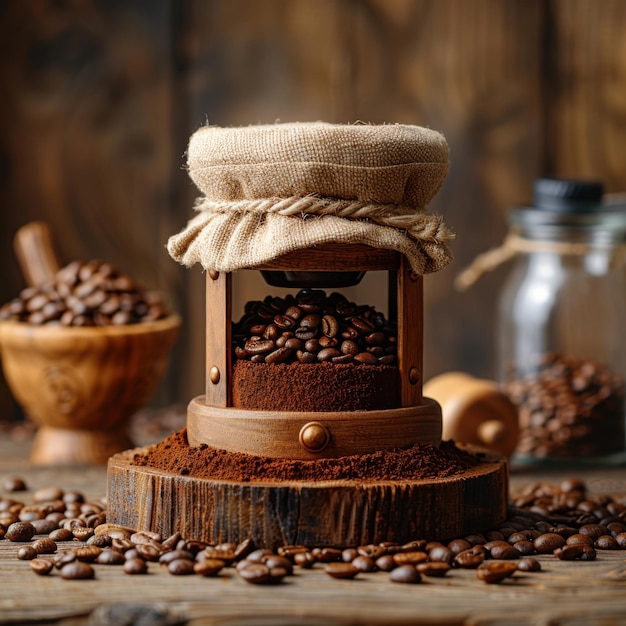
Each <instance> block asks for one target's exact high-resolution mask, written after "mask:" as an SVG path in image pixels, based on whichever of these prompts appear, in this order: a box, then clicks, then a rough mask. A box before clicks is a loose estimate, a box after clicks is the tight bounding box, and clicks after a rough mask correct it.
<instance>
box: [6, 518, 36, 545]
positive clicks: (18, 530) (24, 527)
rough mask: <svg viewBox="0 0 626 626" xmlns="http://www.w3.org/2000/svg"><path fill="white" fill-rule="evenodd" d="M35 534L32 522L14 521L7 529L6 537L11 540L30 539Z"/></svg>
mask: <svg viewBox="0 0 626 626" xmlns="http://www.w3.org/2000/svg"><path fill="white" fill-rule="evenodd" d="M34 535H35V527H34V526H33V525H32V524H31V523H30V522H13V523H12V524H11V525H10V526H9V527H8V528H7V530H6V533H5V534H4V538H5V539H8V540H9V541H30V540H31V539H32V538H33V536H34Z"/></svg>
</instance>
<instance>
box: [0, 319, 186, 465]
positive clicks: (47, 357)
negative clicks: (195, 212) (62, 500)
mask: <svg viewBox="0 0 626 626" xmlns="http://www.w3.org/2000/svg"><path fill="white" fill-rule="evenodd" d="M179 328H180V318H179V317H178V316H177V315H171V316H169V317H167V318H164V319H162V320H158V321H156V322H147V323H144V324H133V325H127V326H107V327H62V326H33V325H31V324H26V323H20V322H12V321H3V322H0V354H1V356H2V365H3V370H4V374H5V378H6V380H7V384H8V386H9V388H10V390H11V392H12V393H13V395H14V396H15V398H16V400H17V401H18V402H19V403H20V405H21V406H22V408H23V409H24V412H25V413H26V414H27V415H28V416H29V417H30V418H31V419H32V420H33V421H34V422H35V423H36V424H37V425H38V426H39V428H38V431H37V434H36V436H35V440H34V442H33V445H32V448H31V453H30V460H31V461H32V462H33V463H37V464H42V465H47V464H81V463H90V464H101V463H102V464H103V463H106V461H107V459H108V458H109V457H110V456H111V455H112V454H115V453H117V452H120V451H122V450H125V449H127V448H129V447H131V446H132V442H131V441H130V439H129V436H128V418H129V416H131V415H132V414H133V413H134V412H135V411H137V410H138V409H139V408H140V407H141V406H143V405H144V404H145V402H146V401H147V400H148V399H149V398H150V396H151V395H152V393H153V392H154V390H155V388H156V387H157V385H158V384H159V382H160V381H161V379H162V376H163V374H164V372H165V369H166V366H167V363H168V358H169V354H170V350H171V348H172V346H173V345H174V342H175V340H176V338H177V336H178V332H179Z"/></svg>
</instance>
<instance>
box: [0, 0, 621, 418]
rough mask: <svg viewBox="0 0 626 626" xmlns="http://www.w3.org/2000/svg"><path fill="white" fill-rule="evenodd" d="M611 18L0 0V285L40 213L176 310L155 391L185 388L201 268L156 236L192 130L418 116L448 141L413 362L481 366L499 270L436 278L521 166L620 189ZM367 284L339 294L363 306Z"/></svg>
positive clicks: (342, 1)
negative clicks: (450, 234)
mask: <svg viewBox="0 0 626 626" xmlns="http://www.w3.org/2000/svg"><path fill="white" fill-rule="evenodd" d="M625 32H626V3H625V2H623V1H622V0H263V2H257V1H255V0H150V1H147V0H59V1H52V0H19V2H18V1H15V0H0V238H1V245H0V268H1V276H2V278H1V282H0V300H1V301H2V302H4V301H6V300H8V299H9V298H11V297H13V296H14V295H15V294H16V293H17V291H18V290H19V289H20V288H21V286H22V280H21V277H20V275H19V271H18V268H17V265H16V262H15V259H14V257H13V252H12V249H11V240H12V237H13V234H14V232H15V231H16V229H17V228H18V227H19V226H20V225H21V224H23V223H26V222H28V221H30V220H35V219H43V220H46V221H48V222H49V223H50V224H51V225H52V227H53V228H54V230H55V232H56V236H57V240H58V244H59V248H60V250H61V254H62V257H63V259H64V260H66V261H69V260H72V259H75V258H82V259H87V258H100V259H104V260H108V261H111V262H113V263H115V264H116V265H118V266H119V267H120V268H121V269H123V270H124V271H126V272H128V273H131V274H132V275H133V276H134V277H135V278H136V279H138V280H140V281H141V282H143V283H145V284H147V285H149V286H151V287H155V288H159V289H162V290H163V291H165V292H166V293H167V294H168V296H169V298H170V300H171V302H172V305H173V306H174V307H175V308H176V309H177V310H178V311H179V312H180V313H181V314H182V316H183V318H184V322H185V329H184V333H183V336H182V338H181V340H180V342H179V344H178V347H177V349H176V353H175V355H174V359H173V364H172V368H171V372H170V374H169V377H168V380H167V383H166V385H164V388H163V390H162V391H161V392H160V394H159V396H158V397H157V399H156V400H155V402H157V403H161V404H167V403H171V402H187V401H188V400H189V399H190V398H191V397H192V396H194V395H196V394H198V393H201V392H202V388H203V381H204V371H203V370H204V348H203V346H204V288H203V276H202V274H201V272H200V271H199V270H198V269H197V268H196V269H194V270H185V269H183V268H181V267H179V266H177V265H176V264H175V263H174V262H173V261H171V260H170V259H169V257H168V255H167V253H166V251H165V249H164V245H165V242H166V241H167V238H168V236H169V235H171V234H173V233H175V232H177V231H178V230H179V229H181V228H182V227H183V225H184V224H185V222H186V220H187V219H188V218H189V217H190V216H191V214H192V210H191V207H192V203H193V198H194V197H195V195H196V193H195V190H194V188H193V186H192V185H191V183H190V182H189V180H188V178H187V176H186V174H185V172H184V169H183V165H184V151H185V147H186V143H187V139H188V137H189V135H190V134H191V133H192V132H193V130H194V129H196V128H197V127H198V126H200V125H202V124H204V123H206V122H207V121H208V122H210V123H212V124H219V125H246V124H250V123H271V122H274V121H276V120H281V121H285V122H286V121H296V120H298V121H306V120H325V121H329V122H351V121H355V120H362V121H367V122H374V123H382V122H401V123H410V124H420V125H427V126H430V127H432V128H434V129H437V130H440V131H441V132H443V133H444V134H445V136H446V138H447V140H448V142H449V144H450V148H451V170H450V174H449V176H448V178H447V180H446V182H445V184H444V186H443V189H442V190H441V192H440V193H439V194H438V196H437V197H436V198H435V200H434V202H433V203H432V205H431V208H432V209H433V210H434V211H436V212H439V213H441V214H442V215H443V216H444V217H445V220H446V222H447V223H448V224H449V225H450V226H451V227H452V228H453V229H454V230H455V231H456V233H457V241H456V242H455V243H454V246H453V247H454V253H455V257H456V260H455V262H454V263H453V264H452V266H450V267H449V268H446V269H445V270H443V271H441V272H440V273H438V274H436V275H433V276H429V277H427V278H426V280H425V290H426V294H425V328H426V343H425V354H424V363H425V373H426V375H427V376H429V375H432V374H436V373H439V372H441V371H445V370H449V369H463V370H466V371H469V372H471V373H473V374H476V375H480V376H491V375H493V372H494V359H493V353H494V332H493V325H494V319H495V318H494V313H495V306H496V305H495V301H496V296H497V292H498V290H499V288H500V285H501V284H502V280H503V278H504V276H505V274H506V268H501V269H499V270H497V271H496V272H494V273H493V274H492V275H490V276H487V277H485V278H484V279H483V280H482V281H481V282H480V283H479V284H478V285H476V287H475V288H473V289H472V290H471V292H469V293H464V294H460V293H456V292H455V291H454V289H453V285H452V283H453V280H454V277H455V275H456V274H457V273H458V271H459V270H460V269H462V268H463V267H464V266H465V265H466V264H467V263H469V262H470V261H471V260H472V259H473V258H474V256H475V255H476V254H478V253H480V252H482V251H484V250H485V249H487V248H490V247H492V246H495V245H497V244H498V243H499V242H500V241H501V239H502V237H503V235H504V233H505V229H506V226H505V221H504V216H505V213H506V209H507V207H508V206H510V205H511V204H514V203H518V202H521V201H525V200H526V199H528V198H529V193H530V187H531V184H532V181H533V179H534V178H535V177H537V176H540V175H559V176H571V177H576V176H578V177H595V178H600V179H602V180H603V181H604V182H605V184H606V188H607V191H609V192H619V191H624V190H626V165H625V163H626V123H625V119H626V37H625V36H624V33H625ZM250 274H251V275H250ZM380 281H381V278H380V277H378V276H373V277H369V276H368V277H367V280H366V282H365V283H364V284H363V285H362V286H361V287H360V288H359V289H358V290H357V291H356V295H355V298H358V299H359V300H360V301H361V302H368V303H369V302H372V303H374V304H377V303H378V301H379V293H380V291H381V286H380V285H381V283H380ZM240 285H241V287H240V291H241V295H240V296H238V297H239V298H240V300H242V301H245V300H246V299H249V298H250V297H257V295H260V296H262V295H265V294H266V292H267V288H266V287H265V286H264V285H263V284H259V280H258V277H257V276H256V274H255V273H244V275H243V276H242V277H241V280H240ZM382 302H384V299H383V300H382ZM381 308H382V307H381ZM10 407H11V401H10V399H9V396H8V394H7V392H6V389H1V390H0V410H1V415H2V416H4V417H6V416H8V415H10V414H11V408H10Z"/></svg>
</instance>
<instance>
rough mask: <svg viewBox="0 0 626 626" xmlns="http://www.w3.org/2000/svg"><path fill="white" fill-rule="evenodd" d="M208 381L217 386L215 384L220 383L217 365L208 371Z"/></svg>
mask: <svg viewBox="0 0 626 626" xmlns="http://www.w3.org/2000/svg"><path fill="white" fill-rule="evenodd" d="M209 380H210V381H211V382H212V383H213V384H214V385H217V383H219V382H220V370H219V368H218V367H217V365H214V366H213V367H212V368H211V369H210V371H209Z"/></svg>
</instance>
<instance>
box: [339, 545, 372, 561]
mask: <svg viewBox="0 0 626 626" xmlns="http://www.w3.org/2000/svg"><path fill="white" fill-rule="evenodd" d="M357 556H359V552H358V550H357V549H356V548H346V549H345V550H343V551H342V553H341V560H342V561H343V562H344V563H352V561H354V559H356V557H357ZM366 558H369V557H366Z"/></svg>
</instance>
